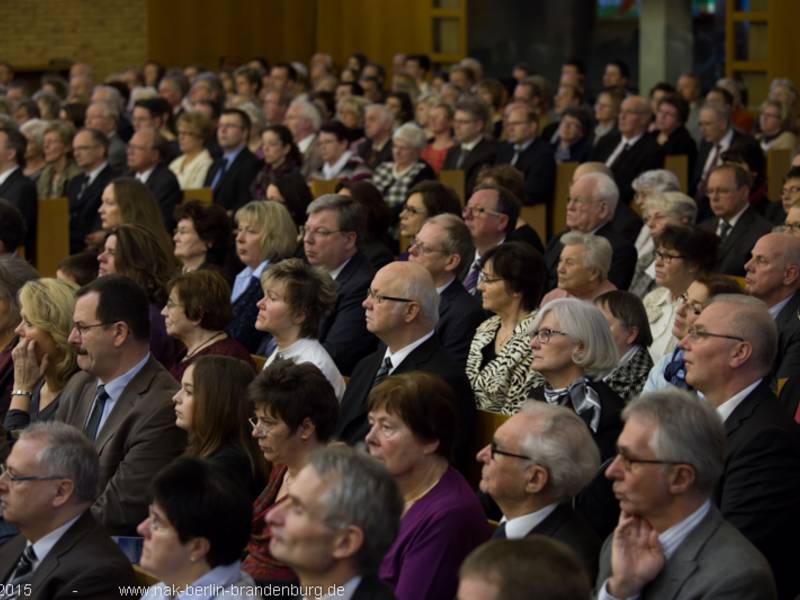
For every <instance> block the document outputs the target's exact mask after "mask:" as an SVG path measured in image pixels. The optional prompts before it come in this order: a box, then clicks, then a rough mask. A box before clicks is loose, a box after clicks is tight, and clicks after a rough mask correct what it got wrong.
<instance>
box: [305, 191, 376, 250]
mask: <svg viewBox="0 0 800 600" xmlns="http://www.w3.org/2000/svg"><path fill="white" fill-rule="evenodd" d="M323 210H333V211H336V224H337V226H338V227H339V229H341V230H342V231H355V232H356V236H357V239H358V241H359V243H360V242H361V240H362V239H363V236H364V218H365V216H364V210H363V209H362V207H361V205H360V204H359V203H358V201H357V200H355V199H354V198H352V197H350V196H343V195H341V194H323V195H322V196H320V197H319V198H317V199H316V200H314V201H313V202H311V204H309V205H308V207H307V208H306V214H307V215H313V214H316V213H318V212H321V211H323Z"/></svg>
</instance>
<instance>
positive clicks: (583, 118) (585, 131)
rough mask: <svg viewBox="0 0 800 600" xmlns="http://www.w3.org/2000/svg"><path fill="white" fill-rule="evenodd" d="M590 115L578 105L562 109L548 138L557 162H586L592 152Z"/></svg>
mask: <svg viewBox="0 0 800 600" xmlns="http://www.w3.org/2000/svg"><path fill="white" fill-rule="evenodd" d="M591 133H592V115H591V114H589V112H588V111H587V110H586V109H584V108H580V107H569V108H567V109H565V110H564V112H563V113H562V115H561V120H560V121H559V123H558V129H557V130H556V133H555V135H554V136H553V138H552V139H551V140H550V145H551V146H552V147H553V152H555V159H556V162H557V163H564V162H579V163H582V162H586V161H587V160H589V155H590V154H591V152H592V142H591V140H590V137H591Z"/></svg>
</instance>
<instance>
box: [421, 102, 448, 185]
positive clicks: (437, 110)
mask: <svg viewBox="0 0 800 600" xmlns="http://www.w3.org/2000/svg"><path fill="white" fill-rule="evenodd" d="M428 131H429V132H430V135H431V137H432V138H433V139H432V141H430V142H429V143H428V145H427V146H425V149H424V150H423V151H422V154H421V155H420V158H422V160H424V161H425V162H426V163H428V164H429V165H430V166H431V168H432V169H433V171H434V173H436V175H437V176H438V175H439V173H440V172H441V170H442V167H443V166H444V159H445V158H447V153H448V152H449V151H450V148H452V147H453V146H454V145H455V141H454V140H453V107H452V106H451V105H450V104H447V103H446V102H439V103H438V104H435V105H433V106H432V107H431V109H430V112H429V114H428Z"/></svg>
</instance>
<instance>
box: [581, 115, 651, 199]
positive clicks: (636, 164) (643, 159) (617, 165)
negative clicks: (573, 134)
mask: <svg viewBox="0 0 800 600" xmlns="http://www.w3.org/2000/svg"><path fill="white" fill-rule="evenodd" d="M621 140H622V134H621V133H620V132H619V130H616V131H612V132H610V133H609V134H608V135H604V136H603V137H601V138H600V139H599V140H598V142H597V145H596V146H595V147H594V150H592V160H594V161H598V162H602V163H604V162H606V160H608V157H609V156H611V155H612V154H613V153H614V150H615V149H616V147H617V146H618V145H619V143H620V141H621ZM663 167H664V151H663V149H662V148H661V146H659V145H658V142H656V141H655V139H653V137H652V136H650V135H648V134H647V133H645V134H644V135H642V137H640V138H639V139H638V140H637V142H636V143H635V144H634V145H633V146H631V147H630V148H629V149H628V151H627V152H623V153H622V154H620V155H619V156H618V157H617V159H616V160H615V161H614V164H612V165H611V171H612V172H613V173H614V181H616V182H617V187H619V200H620V202H623V203H624V204H630V203H631V200H632V199H633V188H632V187H631V183H633V180H634V179H636V178H637V177H638V176H639V175H641V174H642V173H644V172H645V171H650V170H652V169H661V168H663Z"/></svg>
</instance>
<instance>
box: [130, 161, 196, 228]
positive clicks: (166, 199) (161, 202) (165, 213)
mask: <svg viewBox="0 0 800 600" xmlns="http://www.w3.org/2000/svg"><path fill="white" fill-rule="evenodd" d="M128 177H136V173H134V172H133V171H130V172H129V173H128ZM145 185H146V186H147V189H149V190H150V191H151V192H153V195H154V196H155V197H156V201H157V202H158V207H159V208H160V209H161V217H162V218H163V219H164V225H165V227H166V228H167V231H172V230H173V229H174V227H175V219H174V218H173V217H172V213H173V211H174V210H175V206H177V205H178V204H180V203H181V202H182V201H183V194H182V192H181V186H180V184H179V183H178V179H177V177H175V174H174V173H173V172H172V171H170V170H169V167H167V166H166V165H165V164H164V163H160V164H158V165H156V168H155V169H153V172H152V173H150V177H148V178H147V181H146V182H145Z"/></svg>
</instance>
